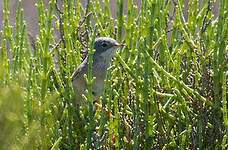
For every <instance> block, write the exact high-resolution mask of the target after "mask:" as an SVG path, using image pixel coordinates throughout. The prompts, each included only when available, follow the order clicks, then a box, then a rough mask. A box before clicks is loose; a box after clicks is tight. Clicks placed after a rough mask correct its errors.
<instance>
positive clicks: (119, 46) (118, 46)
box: [114, 43, 125, 48]
mask: <svg viewBox="0 0 228 150" xmlns="http://www.w3.org/2000/svg"><path fill="white" fill-rule="evenodd" d="M124 46H125V45H124V44H119V43H117V44H115V45H114V47H115V48H121V47H124Z"/></svg>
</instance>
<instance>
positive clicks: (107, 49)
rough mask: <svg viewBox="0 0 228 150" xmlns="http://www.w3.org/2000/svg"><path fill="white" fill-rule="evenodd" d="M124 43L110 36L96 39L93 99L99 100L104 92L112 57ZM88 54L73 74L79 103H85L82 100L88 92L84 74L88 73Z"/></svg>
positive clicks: (93, 66)
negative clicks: (83, 95)
mask: <svg viewBox="0 0 228 150" xmlns="http://www.w3.org/2000/svg"><path fill="white" fill-rule="evenodd" d="M121 46H123V45H121V44H119V43H117V42H116V40H114V39H112V38H108V37H100V38H97V39H95V42H94V45H93V48H94V49H95V50H96V51H95V53H94V55H93V64H92V76H93V77H96V79H95V81H94V82H93V85H92V94H93V100H97V99H98V98H99V97H100V96H101V95H102V94H103V92H104V80H105V77H106V72H107V69H108V67H109V66H110V62H111V58H112V57H113V55H114V54H115V52H116V50H117V49H118V48H119V47H121ZM88 61H89V57H88V56H87V57H86V58H85V60H84V61H83V62H82V63H81V64H80V65H79V66H78V68H77V69H76V71H75V72H74V74H73V75H72V85H73V89H74V92H75V95H76V103H77V104H80V105H81V104H85V102H84V100H82V94H86V93H85V91H86V89H87V84H86V81H85V79H84V74H88Z"/></svg>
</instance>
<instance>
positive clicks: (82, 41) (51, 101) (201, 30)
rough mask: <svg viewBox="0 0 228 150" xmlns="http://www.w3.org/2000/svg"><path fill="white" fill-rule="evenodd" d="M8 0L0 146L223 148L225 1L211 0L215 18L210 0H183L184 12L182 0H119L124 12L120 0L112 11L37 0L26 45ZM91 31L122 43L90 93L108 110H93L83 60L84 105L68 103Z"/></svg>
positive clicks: (1, 58) (0, 68)
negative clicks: (101, 87) (33, 35)
mask: <svg viewBox="0 0 228 150" xmlns="http://www.w3.org/2000/svg"><path fill="white" fill-rule="evenodd" d="M9 2H10V1H9V0H4V21H3V22H4V25H3V26H4V27H3V30H2V32H1V33H0V36H1V44H0V45H1V47H0V149H4V150H7V149H23V150H24V149H44V150H46V149H52V150H57V149H69V150H70V149H95V148H96V149H98V148H100V149H197V148H198V149H203V148H206V149H224V150H225V149H227V147H228V116H227V96H228V92H227V85H228V81H227V76H228V73H227V68H228V65H227V35H228V33H227V31H228V30H227V27H228V22H227V18H228V17H227V14H228V12H227V9H228V8H227V5H228V4H227V1H226V0H220V5H219V16H218V17H217V18H214V16H213V13H212V6H213V3H214V2H215V0H208V1H206V0H202V4H201V5H200V6H199V4H198V1H197V0H189V11H188V14H187V19H186V18H184V11H183V10H184V9H186V8H185V7H184V0H176V1H171V0H167V1H156V0H142V1H141V8H137V7H136V6H134V5H133V1H132V0H128V6H127V13H126V15H124V14H123V2H124V1H123V0H117V1H116V2H117V7H118V14H117V18H116V19H114V18H112V17H111V14H110V9H109V5H108V4H109V0H104V7H103V8H104V9H103V10H101V6H100V4H99V1H98V0H94V1H90V4H89V5H87V7H86V8H83V7H82V5H81V4H80V3H79V0H74V1H71V0H64V1H63V9H61V10H62V11H61V10H60V9H58V8H59V6H57V5H56V1H55V0H50V2H49V9H48V10H45V9H44V6H43V3H42V0H37V9H38V20H39V34H38V37H37V40H36V44H35V50H34V51H33V52H32V51H31V48H30V44H29V42H28V41H29V40H28V35H27V29H26V24H25V22H24V21H23V11H22V10H21V0H19V5H18V9H17V15H16V26H15V32H13V28H12V27H10V26H9V19H8V15H9V12H8V5H9ZM74 3H75V5H74ZM172 6H174V9H173V10H172V11H171V10H170V9H171V7H172ZM198 8H199V10H198ZM139 9H140V11H138V10H139ZM138 12H139V13H138ZM173 13H174V14H175V15H173V16H171V14H173ZM54 15H55V16H54ZM54 17H55V18H56V19H57V22H56V24H57V28H58V30H60V33H61V39H59V41H57V42H55V41H54V38H53V28H52V27H51V24H52V22H53V19H54ZM92 20H93V21H92ZM93 23H94V24H95V25H94V26H93ZM123 32H124V33H123ZM98 36H107V37H112V38H115V39H117V41H118V42H120V43H125V44H126V45H127V46H126V47H124V48H123V49H120V50H119V52H118V53H117V54H116V55H115V58H114V59H113V61H112V66H111V67H110V68H109V70H108V73H107V78H106V81H105V92H104V96H103V97H102V98H101V99H100V101H99V102H100V104H102V105H103V108H107V109H108V110H109V111H110V112H111V113H112V117H108V116H107V115H106V112H105V111H102V110H100V109H98V110H97V111H96V113H94V112H93V106H92V99H91V98H92V97H91V94H92V93H91V92H92V90H91V84H92V81H93V79H92V76H91V69H92V68H91V67H89V72H90V73H89V74H88V76H87V77H86V76H85V77H86V78H88V79H87V83H88V85H89V86H88V87H89V88H88V99H87V98H86V97H85V100H87V101H88V102H89V106H82V107H81V108H78V107H77V106H76V104H75V98H74V97H75V95H74V92H73V89H72V83H71V78H70V77H71V75H72V73H73V72H74V71H75V69H76V68H77V66H78V65H79V64H80V62H81V61H82V58H84V56H85V53H84V52H83V51H82V50H86V51H89V54H91V55H90V56H91V57H90V58H92V53H93V50H92V43H93V41H94V38H95V37H98ZM7 44H8V45H9V48H8V49H9V50H10V53H11V60H9V59H7V58H9V56H7ZM53 54H55V55H56V56H57V57H56V59H57V61H58V65H56V64H55V63H54V62H55V61H54V59H53V57H52V55H53ZM91 60H92V59H91ZM90 63H91V62H90Z"/></svg>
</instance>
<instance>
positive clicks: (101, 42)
mask: <svg viewBox="0 0 228 150" xmlns="http://www.w3.org/2000/svg"><path fill="white" fill-rule="evenodd" d="M123 46H124V45H123V44H119V43H118V42H117V41H116V40H114V39H112V38H108V37H100V38H96V39H95V41H94V45H93V48H94V49H95V50H96V52H95V54H94V55H95V56H96V57H97V56H101V57H103V58H112V57H113V55H114V54H115V52H116V51H117V49H118V48H120V47H123Z"/></svg>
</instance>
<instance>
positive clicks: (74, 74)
mask: <svg viewBox="0 0 228 150" xmlns="http://www.w3.org/2000/svg"><path fill="white" fill-rule="evenodd" d="M80 70H81V67H80V66H79V67H78V68H77V69H76V70H75V72H74V73H73V75H72V76H71V80H74V79H75V78H77V76H78V75H79V71H80Z"/></svg>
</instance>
